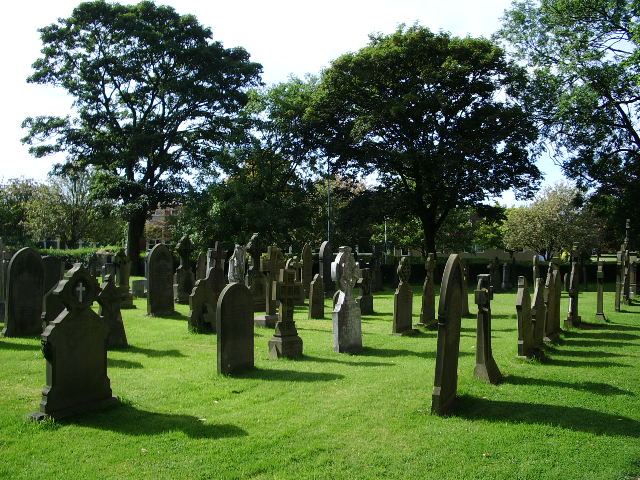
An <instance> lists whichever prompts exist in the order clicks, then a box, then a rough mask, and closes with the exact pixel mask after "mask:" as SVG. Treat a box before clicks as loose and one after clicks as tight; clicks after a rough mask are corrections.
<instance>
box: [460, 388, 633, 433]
mask: <svg viewBox="0 0 640 480" xmlns="http://www.w3.org/2000/svg"><path fill="white" fill-rule="evenodd" d="M452 416H455V417H459V418H466V419H469V420H487V421H490V422H513V423H529V424H540V425H552V426H554V427H561V428H566V429H569V430H574V431H576V430H577V431H582V432H587V433H594V434H597V435H613V436H624V437H633V438H637V437H640V422H638V421H636V420H633V419H631V418H627V417H621V416H617V415H611V414H609V413H602V412H598V411H596V410H589V409H587V408H581V407H563V406H560V405H546V404H535V403H522V402H503V401H495V400H486V399H483V398H475V397H471V396H468V395H463V396H461V397H460V398H458V399H457V403H456V407H455V411H454V413H453V414H452Z"/></svg>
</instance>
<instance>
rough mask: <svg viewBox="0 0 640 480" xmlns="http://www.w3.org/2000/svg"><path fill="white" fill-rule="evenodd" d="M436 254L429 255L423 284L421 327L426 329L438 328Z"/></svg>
mask: <svg viewBox="0 0 640 480" xmlns="http://www.w3.org/2000/svg"><path fill="white" fill-rule="evenodd" d="M435 269H436V254H435V253H430V254H429V255H427V260H426V263H425V270H426V276H425V277H424V283H423V284H422V307H421V309H420V325H422V326H423V327H426V328H430V329H435V328H438V324H437V322H436V291H435V278H434V276H435Z"/></svg>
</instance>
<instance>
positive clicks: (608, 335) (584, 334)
mask: <svg viewBox="0 0 640 480" xmlns="http://www.w3.org/2000/svg"><path fill="white" fill-rule="evenodd" d="M565 336H566V337H567V338H577V337H580V338H593V339H595V340H630V341H631V340H638V339H640V335H634V334H632V333H620V332H602V331H599V332H594V331H589V330H586V331H577V332H576V331H573V332H566V335H565Z"/></svg>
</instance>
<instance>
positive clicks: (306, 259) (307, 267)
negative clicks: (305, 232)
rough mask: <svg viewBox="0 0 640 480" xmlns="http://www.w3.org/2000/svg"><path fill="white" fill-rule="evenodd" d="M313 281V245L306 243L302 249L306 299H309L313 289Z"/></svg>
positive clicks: (303, 283)
mask: <svg viewBox="0 0 640 480" xmlns="http://www.w3.org/2000/svg"><path fill="white" fill-rule="evenodd" d="M311 280H313V252H312V251H311V244H310V243H308V242H307V243H305V244H304V247H302V286H303V288H304V298H309V292H310V289H311V286H310V284H311Z"/></svg>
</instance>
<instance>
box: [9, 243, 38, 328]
mask: <svg viewBox="0 0 640 480" xmlns="http://www.w3.org/2000/svg"><path fill="white" fill-rule="evenodd" d="M43 287H44V266H43V264H42V257H40V254H39V253H38V252H36V251H35V250H34V249H32V248H29V247H25V248H22V249H20V250H18V251H17V252H16V253H15V255H13V257H11V261H10V262H9V268H8V270H7V286H6V305H5V317H4V329H3V330H2V335H3V336H5V337H30V336H33V335H38V334H40V333H41V332H42V321H41V318H40V315H41V314H42V301H43V296H44V290H43Z"/></svg>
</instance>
